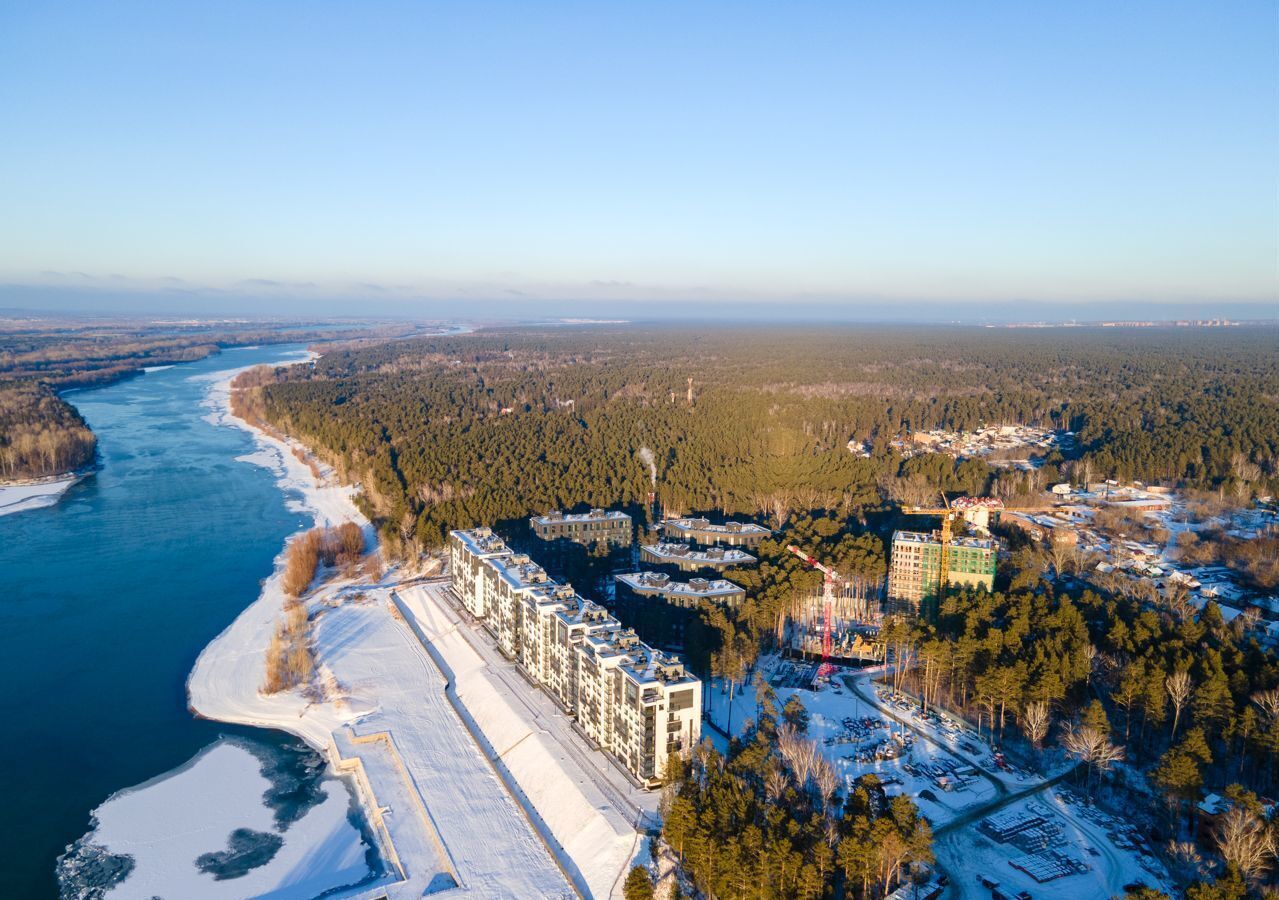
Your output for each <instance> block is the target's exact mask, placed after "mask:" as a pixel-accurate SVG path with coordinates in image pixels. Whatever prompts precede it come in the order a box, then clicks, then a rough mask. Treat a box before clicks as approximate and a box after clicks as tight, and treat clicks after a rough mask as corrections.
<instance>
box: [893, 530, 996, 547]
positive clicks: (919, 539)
mask: <svg viewBox="0 0 1279 900" xmlns="http://www.w3.org/2000/svg"><path fill="white" fill-rule="evenodd" d="M899 541H900V542H902V543H908V544H940V543H941V540H940V538H939V537H938V535H937V532H935V531H934V532H930V533H928V534H925V533H924V532H922V531H894V532H893V543H894V544H896V543H898V542H899ZM950 545H951V546H952V547H971V548H972V549H974V550H993V549H994V548H995V542H994V541H993V540H991V539H990V538H976V537H955V538H951V539H950Z"/></svg>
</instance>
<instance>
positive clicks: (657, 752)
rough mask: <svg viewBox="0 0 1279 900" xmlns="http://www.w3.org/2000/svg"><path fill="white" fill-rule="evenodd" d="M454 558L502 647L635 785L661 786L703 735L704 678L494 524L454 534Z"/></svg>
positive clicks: (467, 596) (468, 593)
mask: <svg viewBox="0 0 1279 900" xmlns="http://www.w3.org/2000/svg"><path fill="white" fill-rule="evenodd" d="M449 556H450V560H451V562H452V565H453V571H454V572H455V573H458V574H457V577H455V579H454V582H453V589H454V591H455V592H456V593H457V595H458V597H459V599H461V601H462V603H463V605H464V606H465V607H466V608H467V609H468V610H470V611H472V613H473V614H475V615H477V617H478V618H480V620H481V621H482V622H483V623H484V625H485V627H486V628H488V630H489V631H491V632H492V633H493V635H494V637H495V638H496V640H497V645H498V647H499V648H501V650H502V652H503V653H504V654H506V655H507V656H508V657H510V658H511V659H513V660H515V661H516V662H517V663H518V664H519V665H520V666H521V668H522V669H523V670H524V671H525V672H526V673H527V674H528V675H529V677H530V678H532V679H534V680H535V681H536V682H537V683H538V684H540V685H542V686H543V688H544V689H545V690H546V691H547V692H548V693H550V694H551V695H552V696H553V697H555V698H556V699H557V700H558V701H559V702H560V704H561V705H562V706H563V707H564V708H565V709H566V710H567V711H569V712H570V713H571V714H573V715H574V716H575V717H576V719H577V723H578V726H579V727H580V729H581V730H582V732H583V733H584V734H585V735H586V736H587V737H588V738H590V740H592V741H594V742H595V743H596V744H598V745H599V746H600V748H601V749H603V750H604V751H605V752H607V753H609V754H610V755H611V756H612V757H613V758H614V759H616V760H617V761H618V762H619V764H620V765H621V766H622V767H623V768H624V769H625V770H626V771H628V772H629V773H630V774H631V775H632V776H633V777H634V778H635V779H636V780H637V781H639V782H640V783H641V784H642V785H644V786H645V787H649V788H651V787H655V786H657V785H659V784H660V783H661V781H662V776H663V774H664V772H665V770H666V765H667V761H668V760H669V759H670V758H671V756H672V755H677V754H683V753H686V752H687V751H688V750H690V749H691V748H692V747H693V745H694V744H696V743H697V741H698V740H699V739H700V737H701V694H702V684H701V681H699V680H698V679H697V678H695V677H693V676H692V675H690V674H689V673H688V672H687V671H686V670H685V669H684V666H683V664H682V663H681V662H680V661H679V659H678V658H676V657H674V656H671V655H669V654H665V653H663V652H661V651H660V650H656V649H654V648H653V647H650V646H649V645H647V644H645V643H644V642H643V641H641V640H640V639H639V638H638V637H637V636H636V634H635V632H634V631H632V630H631V629H629V628H625V627H623V626H622V624H621V623H620V622H619V621H618V620H617V619H615V618H614V617H613V616H611V615H609V613H608V611H607V610H605V609H604V608H603V607H602V606H599V605H598V604H596V603H592V602H591V601H590V600H586V599H584V598H582V597H580V596H578V595H577V593H576V592H575V591H574V590H573V589H572V588H571V587H569V586H568V585H561V584H557V583H556V582H554V581H552V580H551V579H550V578H548V577H547V575H546V572H545V571H544V570H543V569H542V568H541V567H540V566H538V565H536V564H535V563H533V562H532V561H531V560H530V559H529V558H528V557H527V556H522V555H518V554H515V553H512V552H510V551H509V550H508V549H506V547H505V545H504V544H501V542H500V541H498V540H496V539H495V538H493V535H492V532H490V531H489V530H488V529H475V530H472V531H454V532H452V533H451V534H450V539H449ZM476 610H480V611H481V612H476Z"/></svg>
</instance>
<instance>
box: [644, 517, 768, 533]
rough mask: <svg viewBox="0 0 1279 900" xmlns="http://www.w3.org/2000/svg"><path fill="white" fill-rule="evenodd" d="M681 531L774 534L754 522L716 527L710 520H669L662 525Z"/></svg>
mask: <svg viewBox="0 0 1279 900" xmlns="http://www.w3.org/2000/svg"><path fill="white" fill-rule="evenodd" d="M662 524H663V525H666V526H669V527H671V528H675V529H678V530H679V531H713V532H715V533H716V534H772V533H773V532H772V531H771V530H769V529H767V528H765V527H764V526H763V525H756V524H755V523H754V522H725V523H724V524H723V525H714V524H712V523H711V521H710V520H709V519H694V518H683V519H667V520H666V521H665V522H663V523H662Z"/></svg>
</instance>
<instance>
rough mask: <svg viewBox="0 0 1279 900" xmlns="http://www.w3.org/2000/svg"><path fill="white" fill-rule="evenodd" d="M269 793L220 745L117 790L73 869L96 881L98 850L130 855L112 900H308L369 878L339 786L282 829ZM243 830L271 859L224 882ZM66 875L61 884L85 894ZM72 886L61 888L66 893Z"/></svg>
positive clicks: (233, 748)
mask: <svg viewBox="0 0 1279 900" xmlns="http://www.w3.org/2000/svg"><path fill="white" fill-rule="evenodd" d="M271 786H272V785H271V782H270V781H269V780H268V779H267V778H266V777H265V776H264V775H263V774H262V763H261V761H260V760H259V759H258V757H256V756H255V755H254V754H253V753H251V752H249V750H247V749H246V748H245V747H243V746H241V745H240V744H239V743H237V742H235V741H220V742H218V743H216V744H213V745H212V746H211V747H209V748H208V749H207V750H205V751H203V752H202V753H201V754H200V755H199V756H197V757H196V758H195V759H194V760H192V761H191V762H190V763H189V764H188V765H186V766H184V767H183V768H181V769H178V770H176V771H175V772H173V773H170V774H168V775H165V776H163V777H161V778H159V779H156V780H153V781H151V782H148V783H147V784H144V785H140V786H138V787H136V788H129V789H126V790H123V791H120V792H118V793H116V794H115V795H113V796H112V797H110V798H109V799H108V800H107V801H106V802H105V803H104V804H103V805H102V806H100V807H98V808H97V809H96V810H94V813H93V816H94V820H95V822H96V825H95V827H94V829H93V830H92V831H91V832H89V834H88V835H86V836H85V837H84V838H82V839H81V841H79V842H78V844H77V852H76V853H73V854H72V857H71V859H72V860H73V861H74V862H73V863H72V865H74V864H75V863H79V864H80V865H85V864H87V870H86V869H81V872H82V874H83V875H89V874H90V872H91V871H92V870H93V869H94V868H95V866H94V864H93V861H94V859H95V856H96V854H97V851H98V850H101V851H105V852H106V853H109V854H111V855H112V856H126V857H129V858H130V859H131V861H132V862H131V865H132V868H131V870H130V871H129V872H128V874H127V876H126V877H125V878H124V879H123V881H121V882H119V883H118V884H117V885H116V886H115V887H114V888H112V889H111V890H108V891H107V892H106V896H107V897H108V898H110V900H132V898H138V900H146V898H149V897H156V896H178V895H177V894H175V893H174V891H175V888H176V889H179V890H180V891H181V896H182V897H184V898H190V900H204V898H210V900H222V898H226V900H232V898H240V897H249V896H259V895H264V894H270V896H271V897H273V898H279V900H309V898H312V897H317V896H319V895H321V894H323V893H325V892H327V891H332V890H337V889H341V888H345V887H351V886H354V885H358V884H360V883H361V882H368V881H370V880H371V878H372V875H373V873H371V872H370V869H369V865H368V861H367V859H366V855H365V854H366V851H367V850H368V849H369V848H368V845H367V844H366V843H365V842H364V840H363V838H362V836H361V834H360V831H359V829H357V828H356V827H355V826H354V825H353V824H352V823H351V820H350V818H349V814H350V795H349V794H348V793H347V789H346V787H345V786H344V785H343V784H342V783H341V782H339V781H338V780H337V779H335V778H332V777H326V778H324V780H323V781H322V782H321V788H320V790H321V792H322V799H321V800H320V802H319V803H318V804H317V805H315V806H313V807H311V808H310V809H308V810H306V812H305V813H304V814H303V815H302V817H301V818H300V819H298V820H297V821H295V822H292V823H290V824H287V825H284V826H281V824H280V822H279V821H278V819H277V816H276V814H275V813H274V811H273V810H272V809H271V808H270V807H269V806H268V805H267V804H266V803H264V802H263V795H264V794H265V793H266V792H267V791H268V790H269V789H270V788H271ZM241 829H244V830H246V831H247V832H251V834H246V833H245V832H241V839H242V840H243V841H245V843H246V845H247V846H254V845H256V846H258V847H262V846H263V845H264V842H265V850H264V851H263V855H264V856H267V857H269V858H268V860H267V861H266V862H265V863H263V864H260V865H256V866H252V867H251V868H248V871H247V872H246V873H244V874H242V875H240V876H239V877H234V878H229V877H223V878H221V879H219V878H217V877H216V874H217V872H216V870H217V868H218V863H219V862H221V863H222V865H223V866H225V865H226V864H227V861H226V860H219V859H218V856H219V855H220V854H224V853H226V851H227V850H228V847H229V839H230V837H231V835H232V834H233V833H235V832H237V831H239V830H241ZM85 845H88V846H87V847H86V846H85ZM202 864H203V865H202ZM64 866H66V863H64ZM68 868H69V867H67V868H64V869H63V870H62V875H63V876H64V879H68V880H70V881H74V882H76V883H75V888H77V889H84V888H85V887H87V885H85V884H84V883H82V882H81V879H77V878H75V877H74V876H73V875H72V874H71V872H70V871H69V870H68ZM223 874H224V875H225V874H226V872H223ZM68 876H70V877H69V878H68ZM85 880H86V881H87V880H89V879H85ZM69 886H70V885H69V884H68V883H67V882H66V881H64V884H63V887H64V889H65V888H67V887H69ZM178 886H180V888H179V887H178ZM84 896H88V894H85V895H84Z"/></svg>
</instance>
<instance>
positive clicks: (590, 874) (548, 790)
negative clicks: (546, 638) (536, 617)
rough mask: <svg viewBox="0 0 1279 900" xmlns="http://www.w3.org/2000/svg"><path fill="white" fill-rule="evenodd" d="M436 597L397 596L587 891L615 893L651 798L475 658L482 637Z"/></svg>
mask: <svg viewBox="0 0 1279 900" xmlns="http://www.w3.org/2000/svg"><path fill="white" fill-rule="evenodd" d="M440 590H442V588H440V587H426V586H415V587H410V588H406V589H403V590H401V591H398V592H397V593H398V596H399V598H400V599H401V601H402V603H403V606H404V607H405V608H406V609H407V610H408V612H409V613H410V615H411V616H412V617H413V620H414V622H415V624H416V625H417V627H418V629H419V631H420V633H421V635H422V636H423V637H424V638H426V639H427V640H429V641H430V643H431V645H432V647H433V649H434V650H435V652H436V653H438V654H439V656H440V658H441V659H442V661H443V663H444V665H445V667H446V674H447V676H448V677H449V678H450V680H451V681H452V683H453V687H454V690H455V693H456V696H457V698H458V700H459V701H460V702H461V704H462V705H463V706H464V708H465V710H466V712H467V713H468V714H469V715H470V716H471V718H472V719H473V721H474V723H475V725H476V727H477V728H478V729H479V730H480V732H481V733H482V735H483V737H484V740H485V741H486V742H487V744H488V745H489V747H490V748H491V749H492V752H493V754H494V755H495V756H496V757H498V758H499V759H500V760H501V762H502V764H503V765H504V766H505V767H506V769H507V771H509V773H510V775H511V777H512V778H513V779H514V781H515V782H516V783H517V784H518V789H519V790H520V791H521V792H522V793H523V794H524V796H525V797H526V798H527V800H528V801H529V803H530V804H531V806H532V808H533V810H534V811H535V812H536V814H537V816H538V817H539V818H540V819H541V820H542V821H543V822H544V823H545V825H546V827H547V828H548V829H549V831H550V833H551V836H552V838H553V840H554V841H555V842H556V843H558V845H559V846H560V847H562V848H563V852H564V854H565V855H566V856H567V858H568V861H569V862H570V864H571V867H572V869H574V870H576V871H577V872H578V873H580V875H581V876H582V879H583V880H584V881H585V883H586V887H587V889H588V890H589V893H590V894H591V895H592V896H594V897H601V898H603V897H609V896H612V895H614V894H615V893H619V891H618V890H617V886H618V885H619V884H620V881H621V879H622V878H624V877H625V874H626V872H627V871H629V868H630V864H631V861H632V859H633V857H634V856H635V854H636V850H637V849H638V846H639V834H638V833H637V831H636V828H635V826H634V824H633V823H634V821H635V819H636V818H637V811H636V810H635V809H634V806H636V805H638V806H642V807H647V810H648V811H651V810H652V808H653V807H654V805H655V802H656V795H654V794H651V793H648V794H646V793H644V792H642V791H639V790H638V789H634V788H632V787H631V786H630V785H629V784H628V783H627V782H626V781H625V779H624V777H621V776H620V773H616V772H612V771H609V770H610V768H611V766H612V764H611V763H610V762H609V761H608V760H607V759H605V758H603V754H601V753H599V752H598V751H593V750H590V749H589V747H588V746H587V744H586V742H585V739H584V738H583V737H582V736H581V735H580V734H578V733H577V732H575V731H573V730H572V726H571V724H570V722H569V720H568V718H567V717H566V716H565V715H564V714H563V713H562V712H561V711H560V710H559V709H558V707H556V706H555V704H554V701H553V700H551V698H550V697H549V696H547V695H546V694H545V693H544V692H542V691H540V690H539V689H537V688H535V687H534V686H533V685H532V684H531V683H529V682H527V681H525V680H524V679H523V677H522V676H521V675H520V674H519V673H518V672H517V671H516V668H515V666H514V664H511V663H509V662H507V661H505V660H504V659H502V658H501V657H500V656H498V654H497V653H496V650H495V649H493V648H491V646H490V647H489V649H491V650H492V653H491V654H490V657H489V658H488V659H486V658H485V657H484V656H482V655H481V653H480V650H479V649H477V647H482V646H484V645H483V644H481V643H480V642H486V641H489V638H488V636H487V635H486V634H483V633H480V632H478V630H476V629H475V628H474V627H473V626H472V625H471V624H469V623H468V622H466V621H464V620H462V618H461V617H460V616H459V615H458V614H457V613H456V612H455V611H454V610H452V609H449V608H448V607H447V605H446V602H445V601H443V600H442V599H441V598H440V597H439V596H438V593H437V592H438V591H440ZM503 670H504V671H503ZM574 751H577V752H574ZM588 756H589V759H584V758H583V757H588ZM592 759H593V760H594V765H593V766H592V762H591V760H592ZM592 770H593V771H592ZM601 777H602V778H607V779H609V781H608V782H607V784H608V785H609V786H608V787H602V786H601V785H600V784H599V780H600V778H601ZM622 792H625V793H623V794H622V796H618V794H619V793H622Z"/></svg>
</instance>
